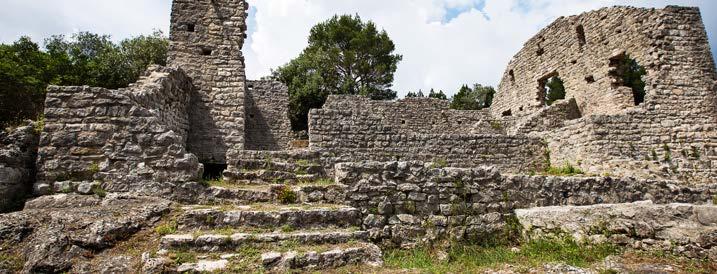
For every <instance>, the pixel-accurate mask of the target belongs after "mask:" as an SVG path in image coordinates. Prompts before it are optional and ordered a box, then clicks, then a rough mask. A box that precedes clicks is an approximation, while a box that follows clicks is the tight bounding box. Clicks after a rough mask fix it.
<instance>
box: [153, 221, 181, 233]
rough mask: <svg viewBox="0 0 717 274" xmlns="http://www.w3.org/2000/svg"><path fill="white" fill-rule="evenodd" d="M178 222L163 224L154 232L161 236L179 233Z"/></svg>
mask: <svg viewBox="0 0 717 274" xmlns="http://www.w3.org/2000/svg"><path fill="white" fill-rule="evenodd" d="M177 227H178V225H177V222H175V221H169V222H167V223H165V224H161V225H159V226H157V227H156V228H155V229H154V231H155V232H157V234H159V235H160V236H164V235H169V234H173V233H176V232H177Z"/></svg>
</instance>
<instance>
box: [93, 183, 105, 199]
mask: <svg viewBox="0 0 717 274" xmlns="http://www.w3.org/2000/svg"><path fill="white" fill-rule="evenodd" d="M92 193H94V194H95V195H97V196H98V197H100V198H104V197H107V190H105V189H104V188H102V186H97V187H95V188H93V189H92Z"/></svg>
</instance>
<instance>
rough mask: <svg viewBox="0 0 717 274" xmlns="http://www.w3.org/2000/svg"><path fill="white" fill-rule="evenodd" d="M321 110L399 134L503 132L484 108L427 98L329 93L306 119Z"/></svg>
mask: <svg viewBox="0 0 717 274" xmlns="http://www.w3.org/2000/svg"><path fill="white" fill-rule="evenodd" d="M324 111H326V112H330V111H342V112H350V113H351V114H352V117H351V118H349V117H345V118H342V119H343V120H342V121H340V123H342V124H345V125H349V124H356V123H358V122H361V121H363V120H370V121H371V122H370V124H371V126H372V127H374V128H377V129H378V130H381V128H383V129H385V130H387V131H391V132H396V133H399V134H401V133H415V134H470V133H475V134H489V133H503V128H502V125H501V124H500V123H499V121H498V120H497V119H494V118H493V117H492V116H491V115H490V113H489V112H488V111H487V110H476V111H464V110H454V109H450V103H449V101H447V100H439V99H431V98H406V99H403V100H398V101H379V100H371V99H369V98H366V97H364V96H341V95H332V96H329V98H328V99H327V100H326V103H325V104H324V107H323V109H321V110H312V112H311V114H310V118H309V121H310V122H312V121H314V120H313V119H312V118H314V117H316V118H319V119H320V118H322V117H321V116H322V115H325V114H324ZM337 118H338V117H337ZM314 126H321V125H320V124H314ZM370 130H373V129H370ZM314 133H319V134H320V132H319V130H318V129H316V128H311V126H310V127H309V134H314Z"/></svg>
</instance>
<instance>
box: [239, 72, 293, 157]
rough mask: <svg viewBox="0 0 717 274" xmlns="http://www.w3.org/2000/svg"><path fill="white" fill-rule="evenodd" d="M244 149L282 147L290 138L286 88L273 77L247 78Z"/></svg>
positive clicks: (282, 148) (274, 148) (281, 148)
mask: <svg viewBox="0 0 717 274" xmlns="http://www.w3.org/2000/svg"><path fill="white" fill-rule="evenodd" d="M246 86H247V90H246V95H245V96H246V109H245V111H246V117H245V121H246V125H245V129H244V130H245V131H246V132H245V133H246V138H245V140H246V145H245V148H246V149H247V150H285V149H287V148H288V147H289V142H290V141H291V139H292V132H291V122H290V120H289V89H288V88H287V87H286V85H284V84H282V83H281V82H278V81H275V80H259V81H247V84H246Z"/></svg>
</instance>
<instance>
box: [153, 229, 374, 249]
mask: <svg viewBox="0 0 717 274" xmlns="http://www.w3.org/2000/svg"><path fill="white" fill-rule="evenodd" d="M236 231H242V230H236ZM233 232H235V231H222V234H217V233H216V232H214V231H206V232H201V231H200V232H194V233H188V234H173V235H166V236H164V237H162V239H161V240H160V247H161V248H163V249H178V248H181V249H184V250H193V251H204V252H217V251H232V250H237V249H238V248H240V247H244V246H261V245H266V244H275V243H282V242H287V241H291V242H294V243H298V244H302V245H320V244H340V243H347V242H350V241H365V240H367V239H368V232H366V231H360V230H357V229H335V230H304V231H295V232H269V233H242V232H237V233H233Z"/></svg>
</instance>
